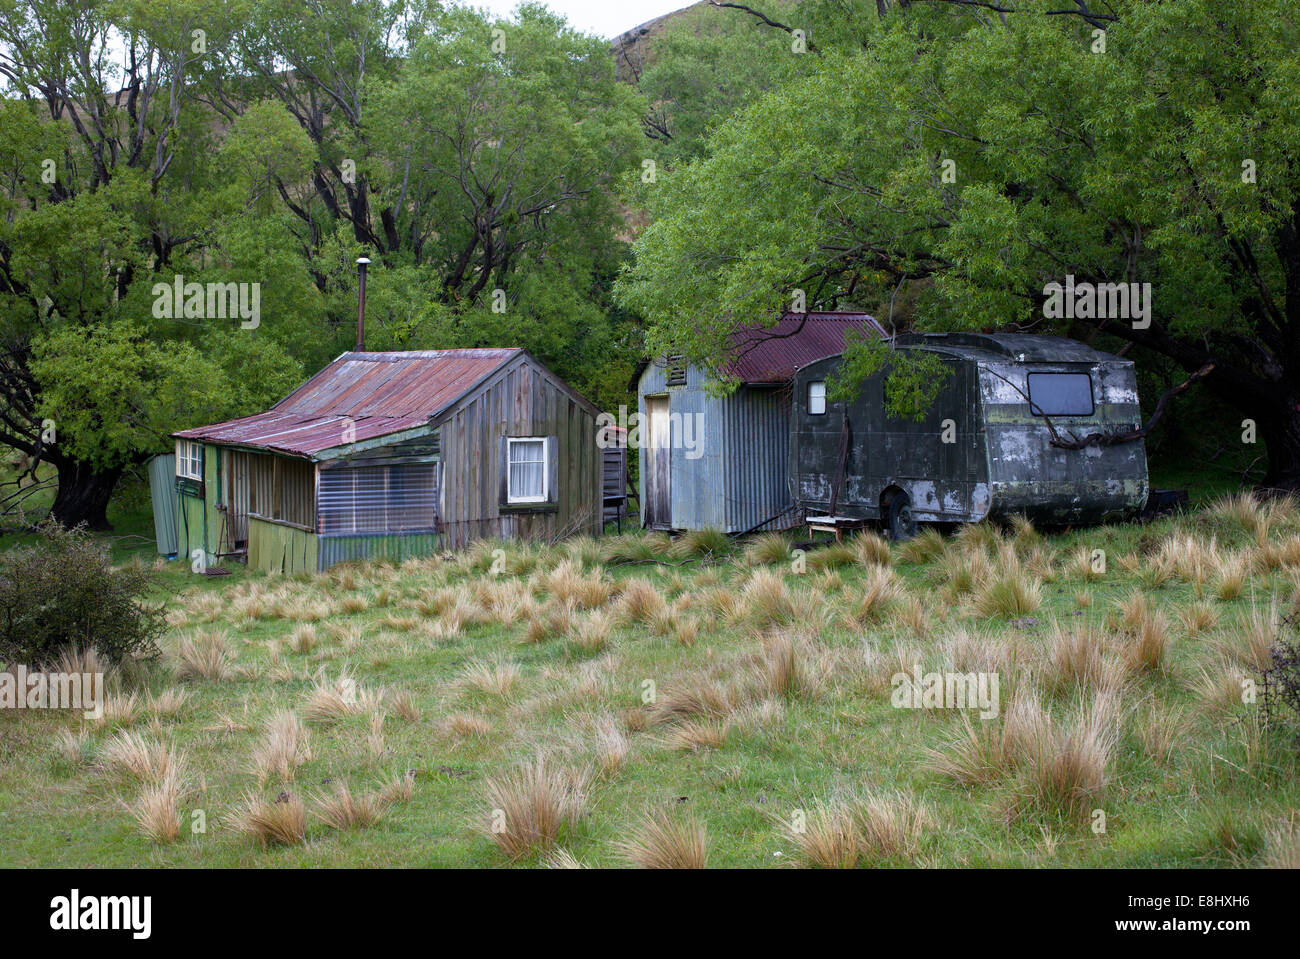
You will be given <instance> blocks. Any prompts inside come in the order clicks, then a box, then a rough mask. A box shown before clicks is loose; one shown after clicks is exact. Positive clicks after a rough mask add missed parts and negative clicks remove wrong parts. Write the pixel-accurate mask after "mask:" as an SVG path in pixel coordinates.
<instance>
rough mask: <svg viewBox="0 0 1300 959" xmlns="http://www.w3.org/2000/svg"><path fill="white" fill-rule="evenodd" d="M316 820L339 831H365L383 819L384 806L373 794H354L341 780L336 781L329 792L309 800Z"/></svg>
mask: <svg viewBox="0 0 1300 959" xmlns="http://www.w3.org/2000/svg"><path fill="white" fill-rule="evenodd" d="M311 804H312V811H313V812H314V813H315V815H316V818H317V819H319V820H320V821H321V822H323V823H324V824H325V825H327V826H329V827H330V828H331V829H337V830H339V831H343V830H347V829H365V828H368V827H370V826H373V825H374V824H375V823H377V822H379V820H380V819H381V818H382V817H383V814H384V804H383V803H382V802H380V801H379V797H378V796H376V795H375V794H374V793H361V794H354V793H353V792H352V790H350V789H349V788H348V784H347V783H346V782H344V781H343V780H341V779H340V780H336V781H335V783H334V788H333V790H332V791H330V792H326V793H319V794H317V795H315V796H313V797H312V799H311Z"/></svg>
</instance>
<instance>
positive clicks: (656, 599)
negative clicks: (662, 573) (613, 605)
mask: <svg viewBox="0 0 1300 959" xmlns="http://www.w3.org/2000/svg"><path fill="white" fill-rule="evenodd" d="M666 605H667V604H666V602H665V600H664V598H663V595H662V594H661V593H660V592H659V589H658V588H657V587H656V586H655V584H654V583H652V582H650V580H648V579H645V578H643V577H640V576H634V577H632V578H631V579H628V580H625V581H624V583H623V586H622V589H621V590H620V592H619V597H618V614H619V616H620V618H622V619H623V620H624V621H625V622H628V623H634V624H636V623H639V624H645V623H649V622H650V621H651V620H653V619H654V618H655V617H656V616H658V615H659V614H660V613H662V612H663V610H664V607H665V606H666Z"/></svg>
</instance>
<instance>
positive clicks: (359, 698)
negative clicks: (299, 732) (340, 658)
mask: <svg viewBox="0 0 1300 959" xmlns="http://www.w3.org/2000/svg"><path fill="white" fill-rule="evenodd" d="M368 704H369V696H368V695H367V694H366V692H365V691H364V690H363V689H362V688H361V686H360V684H358V683H357V681H356V678H355V677H354V676H353V675H352V673H351V672H349V671H348V670H347V669H344V670H342V671H341V672H340V673H339V676H338V678H337V679H335V680H332V681H331V680H330V679H328V678H327V677H325V676H323V675H322V676H320V677H319V678H318V679H317V680H316V685H315V686H313V687H312V688H311V689H309V690H308V691H307V693H306V695H304V696H303V702H302V714H303V717H304V718H305V719H306V720H307V722H309V723H320V724H321V725H327V724H329V723H336V722H338V721H340V720H342V719H346V718H347V717H349V716H356V715H358V714H359V713H362V712H364V711H365V709H366V706H367V705H368Z"/></svg>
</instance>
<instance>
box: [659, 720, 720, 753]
mask: <svg viewBox="0 0 1300 959" xmlns="http://www.w3.org/2000/svg"><path fill="white" fill-rule="evenodd" d="M731 729H732V726H731V723H730V722H729V721H728V720H726V719H684V720H681V721H680V722H678V723H675V724H673V725H672V726H669V727H668V729H667V730H666V731H665V732H664V734H663V743H664V746H666V747H667V748H668V749H673V750H685V751H690V752H699V751H700V750H702V749H717V748H719V747H720V746H722V745H723V744H724V743H725V742H726V741H727V736H728V735H730V733H731Z"/></svg>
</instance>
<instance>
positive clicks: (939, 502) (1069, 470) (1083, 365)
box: [789, 333, 1148, 538]
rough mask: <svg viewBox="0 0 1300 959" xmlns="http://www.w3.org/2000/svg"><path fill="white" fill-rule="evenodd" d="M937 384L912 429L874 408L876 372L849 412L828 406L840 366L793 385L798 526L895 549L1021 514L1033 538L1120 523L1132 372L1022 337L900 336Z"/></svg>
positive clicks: (1138, 442) (1125, 507)
mask: <svg viewBox="0 0 1300 959" xmlns="http://www.w3.org/2000/svg"><path fill="white" fill-rule="evenodd" d="M894 346H895V348H896V349H898V350H900V351H901V350H925V351H927V352H930V353H932V354H934V355H936V356H937V357H938V358H939V359H940V360H941V362H942V364H943V367H944V369H945V371H946V376H945V378H944V381H943V383H942V384H941V385H940V388H939V395H938V399H937V400H936V401H935V402H934V403H933V404H932V405H931V406H930V407H929V408H928V410H927V411H926V412H925V413H924V415H923V416H922V417H921V419H919V420H914V419H909V418H900V417H893V416H890V415H889V414H888V413H887V412H886V409H885V396H884V383H885V379H886V377H887V375H888V367H886V368H885V369H882V370H880V371H878V372H877V373H876V374H874V375H873V376H871V377H869V378H868V379H867V380H866V381H865V382H863V383H862V384H860V388H859V390H858V392H857V394H856V396H855V397H854V398H853V399H852V400H851V401H849V402H838V401H835V400H832V399H830V398H829V397H828V396H827V384H828V382H829V381H831V380H832V378H833V374H834V372H835V370H836V368H837V367H838V364H839V362H840V357H838V356H834V357H828V358H825V359H822V360H819V361H817V362H814V363H809V364H807V365H805V366H803V367H802V368H801V369H799V370H798V372H797V373H796V374H795V376H794V379H793V382H792V397H791V400H792V414H791V430H790V455H789V463H790V484H791V493H792V495H793V496H794V498H795V500H796V501H797V503H798V504H799V505H800V506H801V507H802V508H803V509H804V511H805V513H806V514H807V516H808V517H809V522H810V523H813V524H815V525H821V526H824V527H829V528H833V529H838V528H840V527H852V526H854V525H863V523H864V522H868V521H877V520H878V521H881V522H882V523H883V524H884V525H885V526H886V527H887V528H888V529H889V531H890V533H891V534H892V535H894V536H895V537H898V538H906V537H908V536H910V535H912V534H913V533H914V532H915V529H916V524H917V523H918V522H932V523H952V522H963V523H965V522H976V521H978V520H981V519H985V518H992V519H1005V518H1008V517H1010V516H1012V515H1014V514H1023V515H1025V516H1027V517H1029V518H1030V519H1032V520H1034V521H1035V522H1037V523H1040V524H1043V525H1062V526H1063V525H1070V524H1091V523H1099V522H1103V521H1106V520H1109V519H1119V518H1125V517H1129V516H1132V515H1133V514H1136V513H1138V512H1139V511H1141V509H1142V507H1143V505H1144V504H1145V502H1146V498H1147V493H1148V485H1147V463H1146V451H1145V447H1144V445H1143V442H1142V439H1141V438H1140V436H1139V437H1136V438H1132V437H1129V436H1128V434H1131V433H1133V432H1135V431H1137V430H1139V428H1140V427H1141V411H1140V409H1139V407H1138V395H1137V382H1136V377H1135V374H1134V369H1133V364H1132V363H1131V362H1129V361H1128V360H1124V359H1121V358H1120V357H1117V356H1113V355H1111V354H1108V353H1101V352H1098V351H1096V350H1094V349H1092V348H1091V347H1089V346H1086V345H1084V344H1082V343H1078V342H1075V341H1073V340H1067V339H1062V338H1060V337H1054V336H1034V335H1028V334H977V333H946V334H913V335H907V336H900V337H898V338H896V340H895V341H894Z"/></svg>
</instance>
